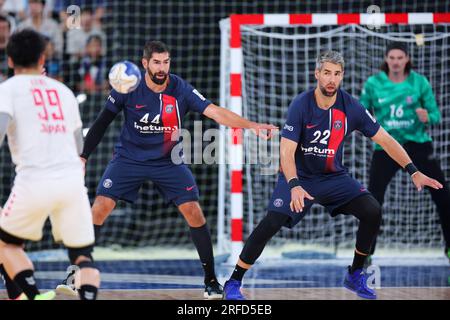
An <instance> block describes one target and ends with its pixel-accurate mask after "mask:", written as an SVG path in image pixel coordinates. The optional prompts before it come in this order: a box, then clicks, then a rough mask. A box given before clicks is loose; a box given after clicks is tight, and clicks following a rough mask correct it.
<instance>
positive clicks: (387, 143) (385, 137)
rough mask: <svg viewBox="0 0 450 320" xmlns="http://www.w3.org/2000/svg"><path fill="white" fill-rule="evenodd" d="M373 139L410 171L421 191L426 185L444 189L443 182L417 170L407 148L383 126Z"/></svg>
mask: <svg viewBox="0 0 450 320" xmlns="http://www.w3.org/2000/svg"><path fill="white" fill-rule="evenodd" d="M372 140H373V141H374V142H376V143H378V144H379V145H380V146H381V147H382V148H383V149H384V151H386V153H387V154H388V155H389V156H390V157H391V158H392V159H394V160H395V162H397V163H398V164H399V165H400V166H401V167H402V168H404V169H405V170H406V171H408V173H409V174H410V175H411V178H412V180H413V183H414V185H415V186H416V188H417V190H418V191H421V190H422V189H423V187H426V186H428V187H431V188H433V189H442V184H441V183H439V181H437V180H435V179H432V178H430V177H428V176H426V175H424V174H423V173H421V172H420V171H418V170H417V168H416V167H415V166H414V164H413V163H412V161H411V158H410V157H409V156H408V153H407V152H406V151H405V149H403V147H402V146H401V145H400V143H398V142H397V140H395V139H394V138H392V136H391V135H390V134H389V133H387V132H386V130H384V129H383V128H382V127H380V129H379V130H378V132H377V133H376V134H375V135H374V136H373V137H372Z"/></svg>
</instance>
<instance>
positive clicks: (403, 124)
mask: <svg viewBox="0 0 450 320" xmlns="http://www.w3.org/2000/svg"><path fill="white" fill-rule="evenodd" d="M414 122H415V121H414V119H409V120H397V119H393V120H387V121H385V122H384V125H385V126H386V127H389V128H391V129H405V128H409V127H411V126H412V125H413V124H414Z"/></svg>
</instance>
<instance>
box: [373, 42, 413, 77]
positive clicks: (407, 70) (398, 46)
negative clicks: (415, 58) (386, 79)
mask: <svg viewBox="0 0 450 320" xmlns="http://www.w3.org/2000/svg"><path fill="white" fill-rule="evenodd" d="M394 49H398V50H401V51H403V52H404V53H405V54H406V56H407V57H409V53H408V47H407V45H406V44H404V43H403V42H398V41H395V42H391V43H389V44H388V46H387V47H386V52H385V53H384V56H385V57H387V56H388V54H389V52H390V51H391V50H394ZM380 69H381V70H382V71H384V72H385V73H386V74H389V66H388V64H387V62H386V61H383V63H382V64H381V67H380ZM411 69H412V62H411V57H409V61H408V63H407V64H406V66H405V74H409V73H410V71H411Z"/></svg>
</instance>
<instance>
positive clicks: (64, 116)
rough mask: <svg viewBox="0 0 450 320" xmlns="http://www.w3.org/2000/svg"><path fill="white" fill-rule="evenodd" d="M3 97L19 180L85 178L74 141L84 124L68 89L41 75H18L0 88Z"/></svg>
mask: <svg viewBox="0 0 450 320" xmlns="http://www.w3.org/2000/svg"><path fill="white" fill-rule="evenodd" d="M0 97H1V99H0V113H6V114H8V115H10V116H11V121H10V123H9V126H8V130H7V137H8V144H9V149H10V151H11V157H12V160H13V162H14V164H15V165H16V172H17V177H26V178H27V179H28V178H33V179H40V178H43V179H44V178H45V179H48V178H64V177H66V176H67V175H68V174H71V175H72V174H81V175H82V174H83V165H82V162H81V161H80V158H79V156H78V152H77V148H76V142H75V138H74V131H75V130H76V129H79V128H81V125H82V123H81V119H80V113H79V109H78V102H77V100H76V98H75V96H74V94H73V92H72V91H71V90H70V89H69V88H67V87H66V86H65V85H64V84H62V83H60V82H58V81H56V80H53V79H51V78H48V77H46V76H42V75H16V76H14V77H12V78H10V79H9V80H7V81H5V82H3V83H2V84H0ZM71 170H72V171H71Z"/></svg>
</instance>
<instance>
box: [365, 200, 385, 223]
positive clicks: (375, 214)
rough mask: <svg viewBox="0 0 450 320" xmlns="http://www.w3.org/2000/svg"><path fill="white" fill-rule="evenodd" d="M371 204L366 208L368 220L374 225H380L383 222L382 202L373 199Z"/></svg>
mask: <svg viewBox="0 0 450 320" xmlns="http://www.w3.org/2000/svg"><path fill="white" fill-rule="evenodd" d="M373 200H374V201H372V202H371V203H370V205H368V206H367V208H366V213H367V215H366V216H367V221H368V222H369V223H371V224H373V225H376V226H380V224H381V217H382V216H381V206H380V204H379V203H378V202H377V201H376V200H375V199H373Z"/></svg>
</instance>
